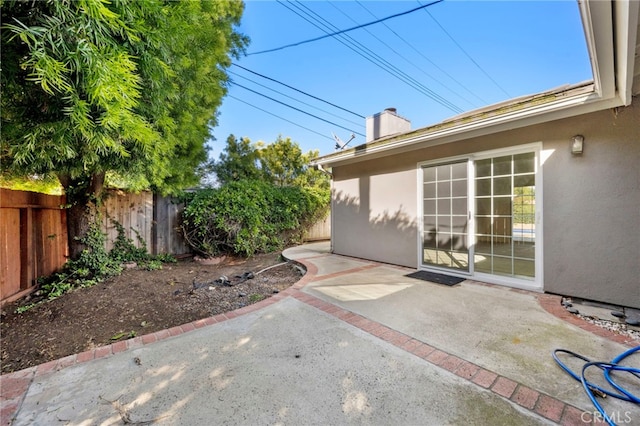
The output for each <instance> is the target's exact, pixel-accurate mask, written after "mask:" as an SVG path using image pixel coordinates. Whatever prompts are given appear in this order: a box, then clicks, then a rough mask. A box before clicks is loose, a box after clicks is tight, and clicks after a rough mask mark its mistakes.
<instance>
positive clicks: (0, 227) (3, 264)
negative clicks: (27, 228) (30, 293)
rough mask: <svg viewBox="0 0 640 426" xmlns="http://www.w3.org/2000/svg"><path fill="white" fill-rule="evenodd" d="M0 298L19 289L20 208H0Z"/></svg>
mask: <svg viewBox="0 0 640 426" xmlns="http://www.w3.org/2000/svg"><path fill="white" fill-rule="evenodd" d="M0 238H1V241H0V244H2V246H0V300H2V299H5V298H6V297H7V296H11V295H12V294H15V293H18V292H19V291H20V261H19V259H20V247H19V241H20V209H7V208H4V209H0Z"/></svg>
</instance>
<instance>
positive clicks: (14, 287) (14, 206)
mask: <svg viewBox="0 0 640 426" xmlns="http://www.w3.org/2000/svg"><path fill="white" fill-rule="evenodd" d="M64 204H65V198H64V197H61V196H53V195H46V194H40V193H36V192H28V191H12V190H9V189H4V188H2V189H0V243H1V244H2V246H1V247H0V256H1V259H0V274H2V275H1V276H0V302H3V303H4V302H8V301H11V300H14V299H16V298H18V297H21V296H23V295H25V294H27V293H28V292H30V291H32V290H33V289H34V288H35V285H36V279H37V278H38V277H40V276H42V275H49V274H51V273H53V272H55V271H56V270H58V269H59V268H61V267H62V265H64V263H65V262H66V256H67V233H66V212H65V211H64V210H62V208H61V206H62V205H64Z"/></svg>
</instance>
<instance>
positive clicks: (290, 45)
mask: <svg viewBox="0 0 640 426" xmlns="http://www.w3.org/2000/svg"><path fill="white" fill-rule="evenodd" d="M441 1H443V0H435V1H433V2H431V3H428V4H426V5H420V7H416V8H413V9H411V10H407V11H405V12H400V13H396V14H395V15H391V16H387V17H386V18H382V19H378V20H376V21H373V22H368V23H366V24H361V25H356V26H355V27H351V28H347V29H345V30H340V31H336V32H334V33H331V34H325V35H323V36H320V37H316V38H312V39H309V40H304V41H299V42H297V43H292V44H287V45H286V46H280V47H276V48H274V49H268V50H261V51H259V52H252V53H247V56H250V55H259V54H261V53H269V52H275V51H277V50H282V49H286V48H288V47H294V46H300V45H301V44H305V43H311V42H313V41H318V40H322V39H323V38H327V37H333V36H337V35H339V34H343V33H346V32H349V31H353V30H357V29H359V28H364V27H368V26H369V25H374V24H377V23H380V22H384V21H387V20H389V19H392V18H397V17H398V16H402V15H408V14H409V13H413V12H415V11H416V10H420V9H425V8H427V7H429V6H432V5H434V4H436V3H440V2H441Z"/></svg>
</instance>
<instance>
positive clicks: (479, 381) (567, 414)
mask: <svg viewBox="0 0 640 426" xmlns="http://www.w3.org/2000/svg"><path fill="white" fill-rule="evenodd" d="M292 296H293V297H294V298H295V299H297V300H299V301H301V302H303V303H306V304H307V305H309V306H313V307H315V308H316V309H319V310H321V311H323V312H325V313H326V314H328V315H331V316H334V317H336V318H338V319H340V320H342V321H344V322H346V323H348V324H350V325H352V326H354V327H356V328H358V329H360V330H362V331H364V332H365V333H367V334H370V335H372V336H375V337H377V338H379V339H381V340H384V341H385V342H387V343H390V344H391V345H393V346H395V347H397V348H400V349H402V350H404V351H406V352H409V353H411V354H413V355H415V356H417V357H418V358H421V359H423V360H425V361H427V362H429V363H431V364H433V365H435V366H437V367H440V368H443V369H445V370H447V371H449V372H451V373H454V374H455V375H457V376H458V377H461V378H462V379H465V380H467V381H469V382H471V383H473V384H475V385H477V386H480V387H482V388H484V389H487V390H488V391H490V392H492V393H494V394H497V395H499V396H501V397H503V398H505V399H507V400H509V401H511V402H513V403H516V404H518V405H519V406H521V407H523V408H525V409H527V410H529V411H532V412H534V413H535V414H537V415H540V416H542V417H544V418H546V419H548V420H551V421H553V422H556V423H559V424H562V425H566V426H569V425H584V424H587V422H584V421H583V420H582V417H583V414H584V413H585V412H584V411H583V410H581V409H579V408H577V407H574V406H573V405H570V404H567V403H565V402H563V401H561V400H559V399H557V398H554V397H552V396H549V395H546V394H544V393H542V392H539V391H537V390H535V389H532V388H530V387H528V386H525V385H523V384H520V383H518V382H515V381H513V380H511V379H509V378H507V377H505V376H501V375H499V374H497V373H495V372H493V371H491V370H488V369H486V368H483V367H480V366H478V365H476V364H474V363H472V362H469V361H466V360H464V359H462V358H459V357H457V356H455V355H453V354H450V353H448V352H445V351H442V350H440V349H437V348H435V347H433V346H431V345H428V344H426V343H424V342H422V341H420V340H418V339H415V338H413V337H411V336H408V335H406V334H404V333H401V332H399V331H396V330H394V329H392V328H389V327H387V326H385V325H383V324H380V323H378V322H375V321H372V320H370V319H368V318H366V317H364V316H362V315H359V314H356V313H353V312H351V311H348V310H346V309H342V308H340V307H338V306H336V305H333V304H331V303H328V302H325V301H324V300H322V299H319V298H317V297H315V296H312V295H310V294H307V293H304V292H296V293H294V294H292Z"/></svg>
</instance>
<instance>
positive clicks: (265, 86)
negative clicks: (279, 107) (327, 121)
mask: <svg viewBox="0 0 640 426" xmlns="http://www.w3.org/2000/svg"><path fill="white" fill-rule="evenodd" d="M227 72H228V73H229V74H233V75H235V76H237V77H240V78H242V79H244V80H247V81H249V82H251V83H253V84H256V85H258V86H260V87H264V88H265V89H267V90H271V91H272V92H276V93H277V94H279V95H282V96H284V97H285V98H289V99H291V100H293V101H296V102H299V103H301V104H302V105H306V106H308V107H310V108H313V109H316V110H318V111H322V112H324V113H325V114H329V115H330V116H332V117H335V118H339V119H340V120H344V121H346V122H348V123H351V124H354V125H356V126H360V127H362V126H363V124H362V123H356V122H355V121H351V120H347V119H346V118H343V117H341V116H339V115H337V114H333V113H332V112H329V111H326V110H324V109H322V108H318V107H317V106H315V105H311V104H310V103H307V102H304V101H301V100H299V99H296V98H294V97H293V96H289V95H287V94H286V93H282V92H280V91H279V90H276V89H272V88H271V87H269V86H267V85H264V84H260V83H258V82H257V81H254V80H251V79H250V78H247V77H245V76H243V75H240V74H238V73H236V72H233V71H231V70H227Z"/></svg>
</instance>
